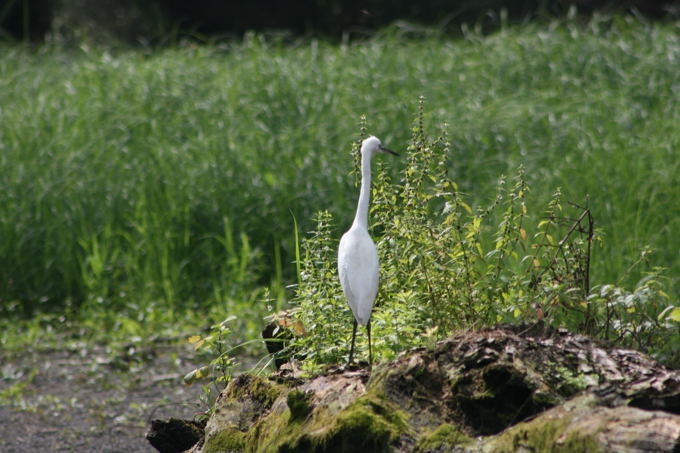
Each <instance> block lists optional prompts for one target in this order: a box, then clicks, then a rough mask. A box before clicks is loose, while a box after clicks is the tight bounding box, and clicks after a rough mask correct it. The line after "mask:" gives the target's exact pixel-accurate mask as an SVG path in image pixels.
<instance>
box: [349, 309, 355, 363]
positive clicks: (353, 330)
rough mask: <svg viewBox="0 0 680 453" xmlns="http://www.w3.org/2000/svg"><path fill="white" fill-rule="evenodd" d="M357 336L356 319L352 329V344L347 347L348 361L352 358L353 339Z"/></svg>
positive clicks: (350, 361)
mask: <svg viewBox="0 0 680 453" xmlns="http://www.w3.org/2000/svg"><path fill="white" fill-rule="evenodd" d="M356 337H357V320H356V319H355V320H354V328H353V329H352V346H351V347H350V348H349V363H352V359H353V358H354V340H355V339H356Z"/></svg>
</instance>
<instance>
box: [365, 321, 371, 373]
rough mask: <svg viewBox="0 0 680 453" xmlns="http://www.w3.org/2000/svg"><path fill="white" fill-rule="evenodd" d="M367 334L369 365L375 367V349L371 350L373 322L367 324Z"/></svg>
mask: <svg viewBox="0 0 680 453" xmlns="http://www.w3.org/2000/svg"><path fill="white" fill-rule="evenodd" d="M366 333H367V334H368V365H369V366H373V349H372V348H371V320H370V319H369V320H368V323H367V324H366Z"/></svg>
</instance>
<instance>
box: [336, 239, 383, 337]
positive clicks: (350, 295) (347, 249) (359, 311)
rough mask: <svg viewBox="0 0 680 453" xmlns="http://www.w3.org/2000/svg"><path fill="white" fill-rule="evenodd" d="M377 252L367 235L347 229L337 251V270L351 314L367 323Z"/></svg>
mask: <svg viewBox="0 0 680 453" xmlns="http://www.w3.org/2000/svg"><path fill="white" fill-rule="evenodd" d="M378 266H379V265H378V253H377V250H376V248H375V244H374V243H373V240H372V239H371V238H370V236H369V235H368V234H367V233H366V234H362V232H359V233H356V232H348V233H346V234H345V235H344V236H343V237H342V239H341V241H340V248H339V251H338V274H339V276H340V283H341V285H342V289H343V290H344V292H345V296H347V301H348V302H349V306H350V308H351V309H352V312H353V313H354V317H355V318H356V320H357V322H358V323H359V324H361V325H365V324H366V323H368V320H369V319H370V317H371V311H372V310H373V303H374V302H375V297H376V295H377V293H378V274H379V270H378Z"/></svg>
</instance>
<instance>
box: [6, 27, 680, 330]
mask: <svg viewBox="0 0 680 453" xmlns="http://www.w3.org/2000/svg"><path fill="white" fill-rule="evenodd" d="M679 32H680V30H679V28H678V25H677V24H653V25H652V24H648V23H644V22H638V21H636V20H634V19H620V18H614V19H602V18H600V19H594V20H592V21H591V22H590V23H588V24H585V25H583V24H576V23H552V24H546V25H528V26H525V27H521V28H508V29H505V30H502V31H500V32H498V33H495V34H493V35H491V36H488V37H482V36H479V35H475V34H471V35H469V36H468V37H466V38H465V39H460V40H453V39H447V38H444V37H441V36H438V35H437V34H436V33H434V32H432V33H428V32H423V33H422V35H418V36H415V37H413V36H404V33H402V31H401V30H399V29H391V30H388V31H386V32H384V33H382V34H380V35H378V36H376V37H374V38H372V39H369V40H367V41H364V42H360V43H354V44H349V45H331V44H326V43H323V42H320V41H312V40H310V41H301V42H299V43H297V44H292V45H291V44H284V43H279V42H277V41H265V40H263V39H260V38H259V37H256V36H254V37H253V36H251V37H248V38H247V39H245V40H244V42H243V43H233V44H226V45H206V46H202V47H180V48H176V49H169V50H160V51H157V52H153V53H147V52H144V51H135V50H120V49H114V50H103V49H97V48H89V47H87V46H85V45H83V46H82V47H81V48H78V49H63V48H58V47H50V46H46V47H44V48H39V49H28V48H24V47H16V46H7V45H6V46H4V47H3V48H2V53H3V58H2V59H0V187H2V188H3V195H2V198H1V201H0V257H1V258H0V300H1V301H2V306H1V308H0V313H2V315H3V316H4V317H5V318H6V319H14V318H15V317H16V316H17V315H26V316H32V315H33V314H35V313H65V314H66V315H67V318H74V319H83V318H85V319H90V320H92V319H94V320H95V321H92V323H93V325H95V326H96V325H101V324H103V325H104V326H105V328H106V329H107V331H111V330H115V329H120V328H121V326H123V327H124V326H125V325H129V326H128V328H127V329H126V328H123V329H122V331H127V330H128V329H129V330H130V331H134V330H135V329H137V330H139V329H142V330H143V329H149V328H154V326H159V325H166V324H168V323H190V322H196V323H198V322H200V320H201V319H204V318H211V317H212V318H215V319H219V318H220V316H222V317H224V316H225V315H226V314H227V313H230V314H237V315H238V316H239V318H240V319H241V320H242V322H243V323H245V324H247V325H248V326H250V327H248V328H247V329H246V330H248V331H249V332H254V331H255V329H256V327H257V324H258V322H259V317H260V316H261V315H262V314H264V313H266V312H267V311H268V310H270V309H275V308H278V307H281V306H282V305H283V304H284V295H283V293H281V292H280V291H276V292H274V293H272V294H270V295H267V294H266V293H265V292H264V291H263V289H262V288H264V287H266V286H269V285H272V286H273V287H274V288H280V287H282V286H283V285H285V284H287V283H292V282H294V281H295V278H296V277H295V265H294V264H293V263H292V260H293V259H294V256H295V250H294V239H293V238H294V231H293V229H294V228H293V225H294V218H295V219H296V220H297V222H298V224H299V228H300V230H301V232H302V233H303V234H304V232H306V231H308V230H310V229H311V228H312V227H313V222H312V217H313V213H315V212H316V211H319V210H323V209H328V210H330V211H331V212H332V213H333V214H334V215H335V218H340V219H344V221H343V223H342V224H340V225H337V229H338V237H339V234H340V230H342V229H344V228H345V227H346V226H348V224H349V223H350V222H351V218H352V216H353V210H354V203H355V200H356V195H357V194H356V190H355V188H354V180H352V178H351V177H349V176H348V175H349V172H350V170H351V168H352V162H351V154H350V152H351V149H352V146H353V142H354V141H355V140H356V138H357V136H358V134H359V121H360V117H361V115H366V117H367V118H368V125H369V131H370V132H371V133H374V134H375V135H378V136H379V137H380V138H381V139H382V140H383V142H384V143H386V144H387V145H389V146H390V147H391V148H392V149H395V150H397V151H398V150H400V148H401V147H405V146H406V144H407V143H408V139H409V137H410V135H411V126H412V122H413V118H414V117H415V115H416V111H417V104H418V97H419V96H420V95H423V96H425V98H426V100H427V101H426V110H427V115H426V117H427V121H428V124H430V125H437V124H443V123H447V124H448V125H447V126H446V128H447V130H448V133H449V137H450V139H451V143H452V147H451V156H450V162H451V174H452V175H453V179H454V180H456V181H457V182H458V184H459V187H460V189H461V190H462V191H464V192H466V193H468V194H470V195H471V197H472V200H474V202H475V203H476V204H478V205H480V206H483V205H486V204H488V202H489V200H491V199H492V198H493V195H494V191H495V189H496V181H497V178H498V177H499V176H500V174H509V175H512V174H514V173H515V171H516V168H517V166H519V165H523V166H524V167H525V169H526V174H527V180H528V183H529V185H530V186H531V187H532V193H531V194H530V197H529V203H530V204H532V205H533V206H544V205H545V204H546V203H547V201H548V200H549V199H550V196H551V195H552V194H553V192H554V190H555V189H556V188H557V187H561V189H562V193H563V198H564V199H565V200H572V201H575V202H578V203H583V202H584V200H585V198H586V196H588V197H589V198H588V200H589V201H588V204H589V206H590V208H591V209H592V212H593V215H594V216H595V220H596V226H597V228H599V229H600V231H601V232H602V235H603V237H604V243H603V246H602V247H601V248H597V249H596V250H595V255H594V259H593V263H592V273H593V275H592V279H591V281H592V283H593V284H600V283H609V282H613V283H617V282H618V283H621V284H623V285H626V286H634V285H635V283H636V282H637V280H638V279H640V278H641V276H642V272H643V269H640V268H638V269H637V270H636V271H635V272H632V273H627V272H626V270H627V269H628V268H629V266H630V265H631V264H632V263H633V262H635V261H637V260H638V258H639V252H640V250H641V249H642V248H643V247H646V246H649V247H651V248H652V249H654V254H652V255H651V257H648V258H647V259H648V265H649V266H664V267H667V268H668V269H669V270H668V275H669V279H670V282H669V288H670V291H671V293H672V297H671V299H672V300H674V301H675V300H677V296H678V294H679V293H680V277H678V275H680V260H678V253H679V250H680V239H678V235H677V234H674V233H676V232H677V231H680V204H679V203H678V202H677V199H676V197H677V195H678V190H679V189H678V188H679V187H680V159H678V149H680V129H679V128H678V124H680V105H679V104H678V102H677V99H678V96H679V95H680V72H679V71H678V61H680V33H679ZM437 132H438V131H437V130H433V131H432V133H433V134H436V133H437ZM399 165H403V163H396V164H394V167H395V168H394V171H395V174H396V171H397V167H398V166H399ZM534 210H535V209H534ZM532 211H533V210H532ZM386 227H387V228H389V225H388V226H386ZM620 279H623V280H622V281H620V282H619V280H620ZM272 298H273V300H270V299H272ZM77 313H80V315H77ZM187 313H189V315H187ZM187 316H188V317H187ZM94 329H95V330H96V327H94Z"/></svg>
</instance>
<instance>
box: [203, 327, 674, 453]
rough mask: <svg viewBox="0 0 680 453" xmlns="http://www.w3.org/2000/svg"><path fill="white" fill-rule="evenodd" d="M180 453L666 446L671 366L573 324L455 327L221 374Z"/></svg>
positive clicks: (670, 440) (670, 437)
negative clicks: (221, 384)
mask: <svg viewBox="0 0 680 453" xmlns="http://www.w3.org/2000/svg"><path fill="white" fill-rule="evenodd" d="M190 451H191V452H192V453H217V452H358V451H361V452H418V453H424V452H444V451H446V452H449V451H454V452H517V451H526V452H529V451H531V452H570V451H576V452H584V451H588V452H591V451H593V452H650V451H654V452H677V451H680V372H678V371H674V370H670V369H667V368H665V367H663V366H662V365H660V364H658V363H656V362H655V361H653V360H652V359H651V358H649V357H648V356H646V355H644V354H642V353H639V352H636V351H630V350H621V349H608V348H606V347H603V346H602V345H600V344H598V343H596V342H594V341H592V340H590V339H588V338H586V337H584V336H580V335H573V334H570V333H568V332H566V331H555V330H550V329H528V330H522V328H521V327H513V328H502V329H501V328H499V329H489V330H483V331H478V332H466V333H460V334H458V335H455V336H453V337H451V338H449V339H447V340H444V341H442V342H440V343H438V344H437V345H436V346H435V347H434V348H433V349H431V350H426V349H416V350H412V351H408V352H406V353H403V354H401V355H400V356H399V357H397V359H395V360H394V361H392V362H390V363H381V364H378V365H376V366H374V368H373V370H369V369H368V368H360V369H350V368H333V369H330V370H328V371H327V372H325V373H323V374H320V375H318V376H314V377H310V378H301V377H300V376H298V375H296V374H295V373H292V372H291V371H290V370H285V369H282V370H281V371H279V372H278V373H276V374H274V375H272V376H270V377H267V378H264V377H256V376H251V375H242V376H239V377H238V378H236V379H234V380H232V381H231V382H230V384H229V385H228V386H227V388H226V389H225V390H224V391H223V392H222V394H221V395H220V397H219V398H218V400H217V401H216V403H215V408H214V413H213V415H212V417H211V418H210V420H209V421H208V424H207V426H206V429H205V437H204V439H203V440H201V441H200V442H199V443H198V444H196V445H195V446H194V447H193V449H192V450H190Z"/></svg>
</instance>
